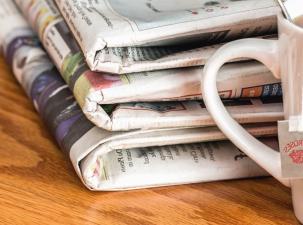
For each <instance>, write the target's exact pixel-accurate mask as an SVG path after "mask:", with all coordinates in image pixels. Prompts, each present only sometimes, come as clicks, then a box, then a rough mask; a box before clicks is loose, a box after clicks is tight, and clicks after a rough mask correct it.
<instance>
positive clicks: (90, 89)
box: [16, 0, 282, 130]
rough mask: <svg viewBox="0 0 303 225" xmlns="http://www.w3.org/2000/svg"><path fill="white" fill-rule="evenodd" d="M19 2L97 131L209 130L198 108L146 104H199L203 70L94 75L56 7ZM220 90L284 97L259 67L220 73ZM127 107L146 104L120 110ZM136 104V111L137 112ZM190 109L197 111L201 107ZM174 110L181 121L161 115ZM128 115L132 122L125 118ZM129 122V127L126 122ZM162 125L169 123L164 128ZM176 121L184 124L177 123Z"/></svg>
mask: <svg viewBox="0 0 303 225" xmlns="http://www.w3.org/2000/svg"><path fill="white" fill-rule="evenodd" d="M16 2H17V4H18V6H19V7H20V8H21V9H22V11H23V13H24V14H25V16H26V17H27V18H28V20H29V21H30V23H31V24H32V27H34V28H35V30H36V31H38V32H39V33H40V38H41V40H42V43H43V44H44V46H45V48H46V50H47V51H48V53H49V55H50V56H51V57H52V59H53V60H54V62H55V64H56V66H57V68H58V69H59V70H60V72H61V74H62V76H63V78H64V79H65V81H66V82H67V84H68V85H69V87H70V88H71V90H73V93H74V95H75V97H76V99H77V101H78V103H79V105H80V107H81V108H82V110H83V112H84V113H85V115H86V116H87V118H89V119H90V120H91V121H92V122H94V123H95V124H96V125H97V126H100V127H102V128H105V129H107V130H129V129H137V128H144V129H146V128H165V127H175V126H184V125H185V126H203V125H205V121H202V120H197V118H196V117H195V118H193V117H192V116H191V115H193V114H195V112H194V108H196V107H194V108H192V107H186V106H185V107H184V105H188V104H189V103H186V102H184V103H171V102H170V103H163V102H162V103H148V104H147V103H146V102H153V101H181V100H184V101H185V100H195V99H201V91H200V74H201V73H202V69H201V68H187V69H171V70H164V71H154V72H143V73H134V74H124V75H111V74H105V73H96V72H92V71H90V70H89V68H88V67H87V64H86V63H85V60H84V58H83V55H82V53H81V51H80V49H79V48H78V46H77V43H76V42H75V40H74V39H73V36H72V34H71V33H70V31H69V29H68V27H67V26H66V24H65V22H64V21H63V20H62V18H61V17H60V15H59V14H58V12H57V11H56V6H55V5H54V2H53V1H50V0H35V1H28V0H23V1H16ZM172 81H173V82H172ZM218 88H219V90H220V93H221V97H222V98H226V99H230V98H238V97H273V96H281V95H282V89H281V85H280V81H279V80H277V79H276V78H274V77H273V76H272V74H271V73H270V72H269V71H268V69H267V68H265V67H264V66H263V65H261V64H259V63H257V62H242V63H233V64H229V65H226V66H225V68H224V69H223V70H222V71H221V76H220V78H219V81H218ZM125 102H145V103H143V104H141V103H136V104H135V103H132V104H128V105H127V104H118V103H125ZM105 104H107V105H105ZM134 104H135V105H136V107H133V105H134ZM139 104H140V106H141V109H142V110H141V113H140V114H139V113H138V112H137V111H138V105H139ZM180 104H183V106H181V105H180ZM191 104H195V105H196V106H198V105H200V102H194V103H191ZM172 105H175V106H173V107H177V108H178V111H179V113H178V117H176V116H177V115H176V114H169V113H167V112H166V111H165V112H166V113H163V109H167V108H170V107H171V106H172ZM121 107H122V108H124V109H125V108H128V110H123V113H122V110H119V109H121ZM180 107H183V108H186V110H179V109H180ZM150 108H152V109H153V110H150ZM145 109H147V110H145ZM156 109H159V110H156ZM143 111H144V112H145V113H143ZM174 111H175V110H174ZM269 111H270V112H272V110H269ZM126 113H127V114H126ZM131 114H133V115H136V114H137V115H140V117H137V118H134V117H133V118H134V119H135V120H136V122H134V121H132V118H131ZM127 115H128V116H129V117H130V118H127ZM168 115H171V116H173V118H172V117H170V118H167V116H168ZM180 116H182V117H183V118H180ZM280 116H281V114H280ZM120 118H121V120H120V121H119V119H120ZM151 118H152V119H151ZM190 118H193V120H192V119H190ZM128 119H130V120H129V121H131V123H130V122H129V123H128V122H125V121H127V120H128ZM164 120H165V121H166V122H163V121H164ZM177 120H179V121H180V123H176V122H175V121H177ZM182 121H185V123H183V122H182ZM265 121H267V120H265ZM252 122H254V121H252Z"/></svg>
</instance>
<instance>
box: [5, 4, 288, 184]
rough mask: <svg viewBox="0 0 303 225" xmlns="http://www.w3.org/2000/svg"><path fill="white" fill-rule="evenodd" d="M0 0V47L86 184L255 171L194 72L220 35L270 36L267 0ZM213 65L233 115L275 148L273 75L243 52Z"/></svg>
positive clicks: (259, 172)
mask: <svg viewBox="0 0 303 225" xmlns="http://www.w3.org/2000/svg"><path fill="white" fill-rule="evenodd" d="M0 3H1V4H0V27H1V30H0V45H1V47H2V50H3V54H4V56H5V58H6V59H7V62H8V64H9V65H11V67H12V70H13V72H14V74H15V76H16V78H17V80H18V81H19V83H20V84H21V85H22V86H23V88H24V89H25V90H26V92H27V94H28V95H29V97H30V98H31V100H32V101H33V103H34V105H35V107H36V109H37V111H38V112H39V113H40V114H41V116H42V118H43V120H44V121H45V123H46V125H47V127H48V128H49V129H50V131H51V132H52V134H53V135H54V136H55V138H56V140H57V141H58V144H59V145H60V147H61V148H62V150H63V151H64V152H65V153H66V154H67V155H68V157H69V158H70V160H71V161H72V163H73V165H74V168H75V170H76V172H77V174H78V175H79V177H80V178H81V180H82V181H83V183H84V184H85V185H86V186H87V187H88V188H89V189H92V190H121V189H133V188H142V187H152V186H163V185H173V184H184V183H194V182H202V181H213V180H222V179H234V178H245V177H253V176H263V175H267V174H266V172H265V171H264V170H263V169H261V168H260V167H258V166H257V165H256V164H255V163H254V162H253V161H251V160H250V159H249V158H247V157H246V155H245V154H243V153H242V152H241V151H239V150H238V149H237V148H236V147H235V146H234V145H232V144H231V143H230V142H228V141H224V139H225V137H224V135H223V134H222V133H221V132H220V131H219V130H218V128H217V127H215V124H214V122H213V120H212V119H211V117H210V116H209V114H208V113H207V111H206V109H205V106H204V104H203V101H202V96H201V91H200V76H201V73H202V69H203V65H204V64H205V62H206V61H207V59H208V58H209V57H210V56H211V55H212V54H213V53H214V52H215V50H216V49H217V48H218V47H219V46H220V45H222V44H223V43H224V42H227V41H230V40H234V39H237V38H243V37H251V36H261V37H264V38H273V37H274V36H275V34H276V15H277V14H278V13H279V12H280V8H279V6H278V4H277V3H276V2H275V1H274V0H247V1H231V0H224V1H203V0H202V1H201V0H199V1H197V0H190V1H183V0H166V1H158V0H130V1H121V0H100V1H90V0H81V1H80V0H73V1H69V0H55V1H54V0H15V1H14V2H13V1H11V0H0ZM17 6H18V8H19V10H20V11H19V10H18V9H17ZM21 14H23V15H21ZM28 24H29V25H28ZM30 25H31V27H30ZM31 29H33V31H32V30H31ZM36 34H37V35H38V36H36ZM39 41H41V43H42V45H43V47H44V49H45V50H46V52H45V51H44V49H43V48H42V46H41V45H40V42H39ZM49 57H50V58H51V60H50V59H49ZM220 73H221V74H220V77H219V80H218V88H219V91H220V93H221V97H222V99H224V103H225V104H226V105H227V108H228V110H229V111H230V112H231V114H232V115H233V116H234V118H235V119H236V120H237V121H239V122H241V123H243V124H245V126H246V128H247V130H248V131H249V132H250V133H251V134H253V135H254V136H257V137H260V138H262V140H263V141H264V142H265V143H267V144H268V145H271V146H272V147H276V148H277V141H276V138H275V135H276V132H277V129H276V123H275V122H276V121H277V120H279V119H281V118H282V117H283V109H282V103H281V98H280V97H281V95H282V91H281V86H280V81H279V80H277V79H276V78H274V77H273V76H272V74H271V73H270V72H269V71H268V69H266V68H265V67H264V66H263V65H262V64H260V63H258V62H255V61H248V60H247V59H238V60H237V61H234V62H230V63H228V64H227V65H226V66H224V67H223V69H222V71H220Z"/></svg>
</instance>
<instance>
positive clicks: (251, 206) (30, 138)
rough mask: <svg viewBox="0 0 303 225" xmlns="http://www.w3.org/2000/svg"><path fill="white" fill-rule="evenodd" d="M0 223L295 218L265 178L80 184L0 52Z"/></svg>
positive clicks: (286, 197)
mask: <svg viewBox="0 0 303 225" xmlns="http://www.w3.org/2000/svg"><path fill="white" fill-rule="evenodd" d="M0 224H14V225H18V224H22V225H23V224H85V225H86V224H102V225H104V224H111V225H112V224H128V225H137V224H138V225H144V224H147V225H153V224H157V225H158V224H165V225H176V224H194V225H196V224H211V225H215V224H224V225H225V224H262V225H264V224H281V225H282V224H283V225H284V224H298V222H297V220H296V219H295V217H294V215H293V212H292V205H291V196H290V191H289V190H288V189H287V188H285V187H283V186H282V185H280V184H279V183H278V182H277V181H275V180H274V179H272V178H262V179H252V180H237V181H226V182H215V183H204V184H194V185H184V186H175V187H164V188H154V189H146V190H136V191H127V192H104V193H94V192H90V191H88V190H86V189H85V188H84V186H83V185H82V184H81V183H80V181H79V179H78V177H77V176H76V174H75V173H74V171H73V168H72V166H71V164H70V162H69V161H68V160H67V159H65V158H64V156H63V154H62V153H61V152H60V150H59V149H58V147H57V146H56V145H55V144H54V141H53V139H52V138H51V137H50V135H49V133H48V132H47V131H46V130H45V127H44V125H43V124H42V123H41V121H40V118H39V116H38V114H37V113H36V112H35V111H34V108H33V107H32V105H31V103H30V101H29V100H28V99H27V97H26V95H25V93H24V92H23V91H22V90H21V88H20V87H19V85H18V84H17V82H16V81H15V79H14V78H13V76H12V74H11V72H10V71H9V69H8V68H7V67H6V65H5V62H4V60H3V59H2V58H0Z"/></svg>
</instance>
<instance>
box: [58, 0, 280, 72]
mask: <svg viewBox="0 0 303 225" xmlns="http://www.w3.org/2000/svg"><path fill="white" fill-rule="evenodd" d="M56 2H57V4H58V7H59V9H60V11H61V13H62V15H63V16H64V18H65V20H66V22H67V24H68V25H69V28H70V29H71V30H72V32H73V34H74V36H75V37H76V39H77V41H78V43H79V45H80V46H81V49H82V51H83V53H84V55H85V58H86V61H87V63H88V65H89V66H90V68H91V69H92V70H98V71H106V72H111V73H123V72H128V73H130V72H138V71H140V70H141V71H146V70H159V69H161V68H162V69H163V68H164V67H166V68H176V67H183V66H192V65H201V64H203V63H205V60H206V58H205V57H209V54H211V53H212V51H211V50H213V48H210V49H209V48H207V47H206V48H203V47H202V48H198V47H199V45H200V46H206V45H211V44H213V43H220V42H226V41H230V40H233V39H235V38H245V37H251V36H256V35H263V34H270V33H272V32H275V29H276V14H277V13H279V12H280V8H279V7H278V5H277V3H276V1H275V0H246V1H233V0H223V1H208V0H187V1H183V0H166V1H159V0H130V1H122V0H100V1H89V0H84V1H83V0H81V1H80V0H75V1H69V0H56ZM184 43H185V45H184ZM188 43H190V45H188ZM193 43H195V44H194V45H193V46H192V44H193ZM196 43H198V44H196ZM182 44H183V47H181V46H182ZM144 45H145V47H142V46H144ZM146 45H149V46H146ZM163 45H164V46H163ZM170 45H174V47H171V46H170ZM138 46H141V47H138ZM184 46H192V47H194V48H193V49H192V51H190V52H184V51H182V50H184ZM188 50H189V49H188ZM170 54H172V55H170ZM151 59H152V60H151ZM153 60H155V61H154V62H153Z"/></svg>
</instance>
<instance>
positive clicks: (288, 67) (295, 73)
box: [201, 15, 303, 223]
mask: <svg viewBox="0 0 303 225" xmlns="http://www.w3.org/2000/svg"><path fill="white" fill-rule="evenodd" d="M278 29H279V39H278V40H263V39H254V38H252V39H242V40H237V41H233V42H230V43H228V44H226V45H224V46H222V47H221V48H220V49H219V50H218V51H217V52H216V53H215V54H214V55H213V56H212V57H211V59H210V60H209V61H208V63H207V64H206V65H205V67H204V71H203V75H202V77H201V79H202V85H201V91H202V94H203V98H204V101H205V105H206V107H207V109H208V111H209V113H210V114H211V115H212V117H213V119H214V120H215V122H216V124H217V125H218V127H219V128H220V129H221V130H222V131H223V132H224V134H225V135H226V136H227V137H228V138H229V139H230V140H231V141H232V142H233V143H234V144H235V145H236V146H237V147H238V148H240V149H241V150H242V151H243V152H245V153H246V154H247V155H248V156H249V157H251V158H252V159H253V160H254V161H256V162H257V163H258V164H259V165H260V166H262V167H263V168H264V169H265V170H267V171H268V172H269V173H270V174H271V175H272V176H274V177H275V178H276V179H278V180H279V181H280V182H281V183H283V184H284V185H286V186H288V187H291V189H292V198H293V206H294V211H295V214H296V216H297V218H298V219H299V220H300V222H302V223H303V179H286V178H282V176H281V160H280V153H279V152H277V151H274V150H273V149H271V148H270V147H268V146H266V145H264V144H262V143H261V142H259V141H258V140H257V139H255V138H254V137H253V136H251V135H250V134H249V133H248V132H247V131H246V130H245V129H244V128H243V127H242V126H240V125H239V124H238V123H237V122H236V121H235V120H234V119H232V118H231V116H230V115H229V113H228V112H227V110H226V109H225V107H224V105H223V104H222V102H221V100H220V97H219V95H218V91H217V86H216V77H217V74H218V70H219V69H220V67H221V66H222V65H223V64H224V63H226V62H228V61H230V60H231V59H235V58H242V57H245V58H253V59H256V60H258V61H260V62H262V63H263V64H264V65H266V66H267V67H268V68H269V69H270V70H271V71H272V73H273V74H274V76H276V77H277V78H281V80H282V89H283V102H284V114H285V119H286V120H289V121H290V120H292V119H293V118H295V119H297V120H293V121H297V122H298V124H296V122H295V126H294V123H292V125H293V126H294V127H292V130H293V131H300V132H302V131H303V125H302V124H303V123H302V121H303V119H302V118H300V115H302V112H303V29H302V28H300V27H299V26H296V25H295V24H293V23H291V22H289V21H288V20H286V19H284V17H283V16H282V15H280V16H279V17H278ZM298 115H299V116H298ZM300 121H301V122H300ZM302 175H303V174H302Z"/></svg>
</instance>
